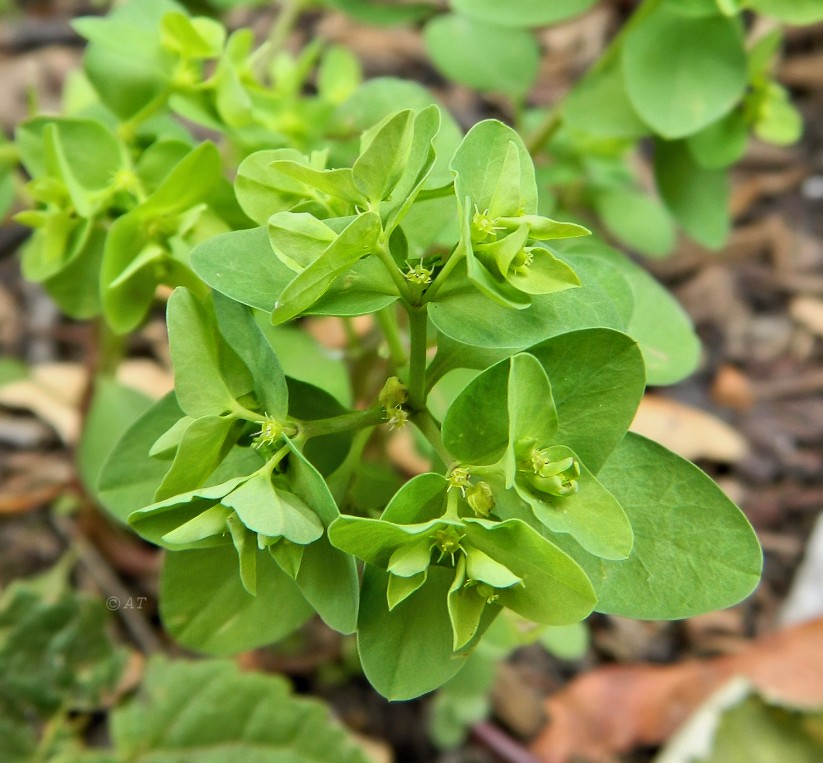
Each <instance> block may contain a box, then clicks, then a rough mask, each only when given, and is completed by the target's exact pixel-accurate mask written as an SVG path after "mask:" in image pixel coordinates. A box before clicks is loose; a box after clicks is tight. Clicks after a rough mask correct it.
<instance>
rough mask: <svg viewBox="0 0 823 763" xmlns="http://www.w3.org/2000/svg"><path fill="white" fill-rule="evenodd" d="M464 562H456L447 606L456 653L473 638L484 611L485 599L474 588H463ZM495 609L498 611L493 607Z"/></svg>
mask: <svg viewBox="0 0 823 763" xmlns="http://www.w3.org/2000/svg"><path fill="white" fill-rule="evenodd" d="M465 567H466V560H465V559H464V558H463V557H460V559H459V560H458V562H457V573H456V575H455V576H454V581H453V582H452V585H451V588H449V595H448V600H447V605H448V609H449V620H450V621H451V624H452V635H453V641H452V648H453V649H454V651H455V652H456V651H458V650H460V649H462V648H464V647H465V646H466V645H467V644H468V643H469V642H470V641H471V640H472V639H473V638H475V636H476V635H477V631H478V629H479V628H480V622H481V620H482V618H483V613H484V612H485V610H486V604H487V601H486V599H485V598H484V597H483V596H481V595H480V593H479V592H478V590H477V588H476V586H468V587H464V583H465V582H466V571H465ZM495 609H499V608H498V607H495Z"/></svg>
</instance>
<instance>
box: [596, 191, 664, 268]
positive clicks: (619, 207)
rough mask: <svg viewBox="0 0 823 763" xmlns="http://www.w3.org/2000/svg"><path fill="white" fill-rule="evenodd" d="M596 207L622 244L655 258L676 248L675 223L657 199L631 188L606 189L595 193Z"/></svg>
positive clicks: (605, 223) (606, 224)
mask: <svg viewBox="0 0 823 763" xmlns="http://www.w3.org/2000/svg"><path fill="white" fill-rule="evenodd" d="M594 208H595V210H596V211H597V214H598V215H599V216H600V218H601V219H602V221H603V224H604V225H605V226H606V228H607V229H608V231H609V233H611V234H612V235H613V236H614V237H615V238H616V239H618V240H619V241H620V243H621V244H624V245H625V246H628V247H630V248H632V249H635V250H636V251H638V252H640V253H641V254H646V255H649V256H653V257H661V256H665V255H667V254H669V253H670V252H671V250H672V249H673V248H674V242H675V231H674V224H673V222H672V219H671V217H670V215H669V213H668V212H667V211H666V209H665V207H663V205H662V204H661V203H660V202H659V201H657V199H654V198H652V197H651V196H648V195H647V194H645V193H641V192H639V191H635V190H633V189H629V188H607V189H603V190H602V191H598V192H597V193H596V194H595V196H594Z"/></svg>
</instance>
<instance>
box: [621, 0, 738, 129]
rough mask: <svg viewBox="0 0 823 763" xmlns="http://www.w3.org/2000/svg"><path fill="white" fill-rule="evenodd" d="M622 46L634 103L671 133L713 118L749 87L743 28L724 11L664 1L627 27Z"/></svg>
mask: <svg viewBox="0 0 823 763" xmlns="http://www.w3.org/2000/svg"><path fill="white" fill-rule="evenodd" d="M621 50H622V56H621V60H622V67H623V76H624V78H625V82H626V91H627V92H628V95H629V99H630V100H631V103H632V105H633V106H634V108H635V110H636V111H637V113H638V114H639V115H640V117H641V119H643V120H644V121H645V122H646V123H647V124H649V125H650V126H651V127H652V128H654V130H655V132H657V133H659V134H660V135H662V136H664V137H666V138H680V137H683V136H685V135H691V134H692V133H694V132H697V130H699V129H701V128H702V127H705V126H706V125H707V124H710V123H711V122H714V120H715V119H717V118H718V117H720V116H722V115H723V114H725V113H726V112H727V111H729V110H730V109H731V108H732V106H733V105H734V104H735V103H736V102H737V101H738V100H739V99H740V97H741V96H742V95H743V91H744V89H745V87H746V54H745V51H744V48H743V35H742V32H741V29H740V27H739V25H738V22H737V21H736V20H735V19H730V18H726V17H725V16H721V15H720V14H719V12H718V14H717V15H716V16H709V17H695V16H690V15H688V14H681V13H679V12H678V10H677V9H676V8H671V7H670V6H669V5H668V4H666V3H663V4H661V5H660V6H659V7H658V8H656V9H655V10H654V11H653V12H652V13H651V14H650V15H648V16H647V17H646V18H644V19H643V20H642V21H641V22H640V23H639V24H637V25H636V26H635V28H633V29H632V30H631V31H630V32H629V33H628V35H627V37H626V39H625V40H624V42H623V46H622V48H621Z"/></svg>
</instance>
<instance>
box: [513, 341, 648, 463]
mask: <svg viewBox="0 0 823 763" xmlns="http://www.w3.org/2000/svg"><path fill="white" fill-rule="evenodd" d="M529 354H530V355H532V356H534V357H535V358H537V360H538V361H539V362H540V365H542V366H543V369H544V370H545V372H546V374H547V375H548V377H549V379H550V380H551V393H552V397H553V398H554V405H555V406H556V408H557V419H558V428H557V432H556V434H555V435H554V438H553V442H557V443H562V444H563V445H566V446H567V447H569V448H570V449H571V450H573V451H574V452H575V453H577V455H578V456H580V459H581V460H582V462H583V463H584V464H585V465H586V466H587V467H588V468H589V469H591V470H592V471H593V472H594V473H595V474H596V473H597V472H598V471H599V470H600V467H602V466H603V464H604V463H605V462H606V459H607V458H608V457H609V455H610V454H611V452H612V450H614V448H615V447H616V446H617V444H618V443H619V442H620V440H622V439H623V435H624V434H625V433H626V430H627V429H628V428H629V425H630V424H631V422H632V420H633V419H634V414H635V411H636V410H637V406H638V404H639V403H640V399H641V398H642V396H643V391H644V389H645V374H644V370H643V359H642V357H641V354H640V350H639V348H638V346H637V344H636V342H635V341H634V340H633V339H632V338H630V337H628V336H626V335H625V334H622V333H620V332H617V331H612V330H610V329H582V330H580V331H571V332H568V333H565V334H560V335H559V336H556V337H553V338H551V339H548V340H547V341H545V342H543V343H541V344H539V345H536V346H535V347H530V348H529Z"/></svg>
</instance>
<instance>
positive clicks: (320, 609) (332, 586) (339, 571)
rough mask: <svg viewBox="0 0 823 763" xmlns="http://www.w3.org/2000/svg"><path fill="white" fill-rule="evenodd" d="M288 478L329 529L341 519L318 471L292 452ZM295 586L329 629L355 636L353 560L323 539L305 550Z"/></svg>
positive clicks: (357, 583) (356, 584) (356, 593)
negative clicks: (338, 518)
mask: <svg viewBox="0 0 823 763" xmlns="http://www.w3.org/2000/svg"><path fill="white" fill-rule="evenodd" d="M287 474H288V478H289V480H290V483H291V486H292V489H293V490H294V492H295V493H297V494H298V495H299V496H300V497H301V498H302V499H303V501H305V503H306V505H308V506H310V507H311V509H312V510H313V511H314V512H315V513H316V514H317V516H318V517H320V519H321V521H322V522H323V525H324V526H325V527H329V525H331V523H332V522H333V521H334V520H335V519H337V517H338V516H339V515H340V512H339V511H338V509H337V505H336V504H335V502H334V498H332V495H331V493H330V492H329V488H328V486H327V485H326V482H325V481H324V480H323V478H322V477H321V476H320V474H319V473H318V472H317V470H316V469H315V468H314V467H313V466H312V465H311V464H310V463H309V461H308V460H307V459H306V458H305V456H303V454H302V453H300V452H299V451H298V450H296V449H294V448H292V453H291V456H290V457H289V463H288V472H287ZM297 585H298V586H299V588H300V590H301V591H302V592H303V595H304V596H305V597H306V600H307V601H308V602H309V603H310V604H311V605H312V606H313V607H314V608H315V609H316V610H317V613H318V614H319V615H320V617H321V618H322V619H323V621H324V622H325V623H326V624H327V625H328V626H329V627H330V628H333V629H334V630H336V631H339V632H340V633H353V632H354V630H355V628H356V626H357V610H358V607H359V601H360V581H359V580H358V577H357V568H356V566H355V562H354V559H353V558H352V557H351V556H349V555H348V554H345V553H343V552H341V551H339V550H338V549H336V548H334V547H333V546H332V545H331V543H329V539H328V537H327V536H326V535H323V537H321V538H320V539H319V540H318V541H316V542H315V543H312V544H311V545H310V546H306V547H305V548H304V550H303V558H302V561H301V563H300V571H299V572H298V575H297Z"/></svg>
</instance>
